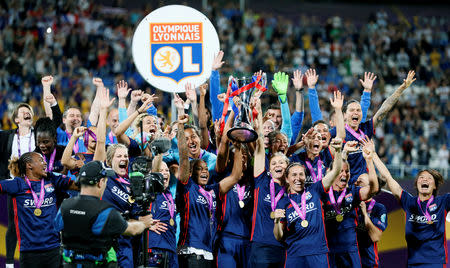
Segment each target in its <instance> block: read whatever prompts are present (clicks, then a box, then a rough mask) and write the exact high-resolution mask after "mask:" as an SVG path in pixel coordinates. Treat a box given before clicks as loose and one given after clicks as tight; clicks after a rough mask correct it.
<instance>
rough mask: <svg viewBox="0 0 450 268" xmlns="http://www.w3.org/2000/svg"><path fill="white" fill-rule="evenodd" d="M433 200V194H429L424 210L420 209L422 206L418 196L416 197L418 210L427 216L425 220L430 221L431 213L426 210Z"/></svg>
mask: <svg viewBox="0 0 450 268" xmlns="http://www.w3.org/2000/svg"><path fill="white" fill-rule="evenodd" d="M433 200H434V196H431V198H430V199H428V202H427V206H426V207H425V212H424V211H423V209H422V206H421V205H420V199H419V197H417V205H419V209H420V211H422V214H423V215H425V217H426V218H427V221H431V215H430V213H429V212H428V207H429V206H430V205H431V203H433Z"/></svg>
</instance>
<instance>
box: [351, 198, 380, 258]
mask: <svg viewBox="0 0 450 268" xmlns="http://www.w3.org/2000/svg"><path fill="white" fill-rule="evenodd" d="M369 204H370V201H366V207H367V209H368V208H369ZM368 214H369V218H370V220H371V221H372V223H373V224H374V225H375V227H377V228H378V229H380V230H381V231H382V232H384V230H386V228H387V225H388V221H387V211H386V208H385V207H384V205H383V204H381V203H378V202H376V203H375V205H374V206H373V208H372V211H368ZM356 230H357V237H358V247H359V254H360V256H361V264H362V265H363V266H364V267H378V266H379V265H380V261H379V258H378V248H377V243H376V242H373V241H372V239H371V238H370V236H369V233H368V231H367V229H366V227H365V223H364V216H363V215H362V213H361V209H360V208H358V226H357V228H356Z"/></svg>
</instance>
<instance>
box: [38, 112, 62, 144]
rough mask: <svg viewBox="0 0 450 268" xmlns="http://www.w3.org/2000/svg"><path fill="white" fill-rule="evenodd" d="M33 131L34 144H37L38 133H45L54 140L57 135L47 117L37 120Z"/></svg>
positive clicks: (53, 125)
mask: <svg viewBox="0 0 450 268" xmlns="http://www.w3.org/2000/svg"><path fill="white" fill-rule="evenodd" d="M35 129H36V144H37V134H38V133H39V132H46V133H48V134H49V135H50V137H52V138H54V139H55V140H56V137H57V135H58V134H57V132H56V126H55V124H54V123H53V121H52V120H51V119H50V118H49V117H42V118H39V119H38V120H37V121H36V125H35Z"/></svg>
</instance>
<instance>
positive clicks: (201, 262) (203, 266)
mask: <svg viewBox="0 0 450 268" xmlns="http://www.w3.org/2000/svg"><path fill="white" fill-rule="evenodd" d="M178 265H179V268H214V267H215V265H214V261H210V260H205V259H204V258H203V256H199V255H195V254H190V255H186V254H182V255H178Z"/></svg>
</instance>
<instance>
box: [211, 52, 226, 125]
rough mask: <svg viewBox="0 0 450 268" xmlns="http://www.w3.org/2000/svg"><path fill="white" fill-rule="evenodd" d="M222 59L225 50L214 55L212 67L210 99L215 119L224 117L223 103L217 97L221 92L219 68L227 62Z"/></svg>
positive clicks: (212, 114)
mask: <svg viewBox="0 0 450 268" xmlns="http://www.w3.org/2000/svg"><path fill="white" fill-rule="evenodd" d="M222 59H223V51H219V53H218V54H217V55H216V56H215V57H214V60H213V64H212V67H211V69H212V72H211V77H210V78H209V82H210V88H209V100H210V102H211V116H212V118H213V121H216V120H219V119H220V118H221V117H222V110H223V103H222V102H220V101H219V100H218V99H217V96H218V95H219V94H220V74H219V71H218V70H219V69H220V68H221V67H222V65H223V64H224V63H225V62H224V61H222Z"/></svg>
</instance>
